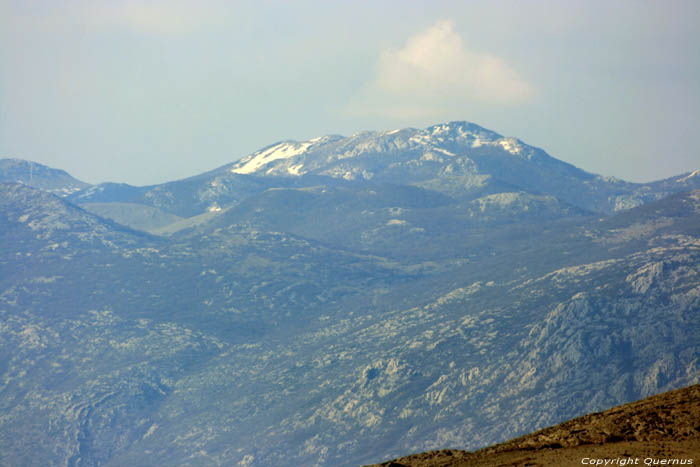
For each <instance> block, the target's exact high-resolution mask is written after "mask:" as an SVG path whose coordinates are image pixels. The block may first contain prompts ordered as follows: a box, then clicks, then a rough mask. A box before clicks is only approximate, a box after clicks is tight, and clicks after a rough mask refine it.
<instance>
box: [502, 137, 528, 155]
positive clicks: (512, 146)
mask: <svg viewBox="0 0 700 467" xmlns="http://www.w3.org/2000/svg"><path fill="white" fill-rule="evenodd" d="M496 144H498V145H499V146H501V147H502V148H503V149H505V150H506V151H508V152H509V153H511V154H520V153H521V152H522V150H523V147H522V146H521V145H520V144H519V143H518V141H517V140H516V139H515V138H503V139H500V140H498V141H497V142H496Z"/></svg>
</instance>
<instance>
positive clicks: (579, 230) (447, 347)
mask: <svg viewBox="0 0 700 467" xmlns="http://www.w3.org/2000/svg"><path fill="white" fill-rule="evenodd" d="M479 128H480V127H476V126H473V125H471V124H464V123H453V124H447V125H438V126H435V127H430V128H429V129H427V130H410V129H409V130H401V131H398V132H394V133H388V132H387V133H365V134H361V135H356V136H353V137H350V138H343V137H338V136H334V137H327V138H322V139H319V140H315V141H311V142H307V143H309V144H308V146H305V144H306V143H303V144H302V143H281V144H286V145H287V146H284V148H286V149H284V150H282V149H280V148H278V146H279V144H278V145H273V146H271V147H270V148H267V149H265V150H263V151H260V152H258V153H255V154H253V155H251V157H249V158H247V159H243V160H241V161H238V162H234V163H232V164H229V165H227V166H224V167H221V168H219V169H215V170H213V171H210V172H207V173H204V174H200V175H197V176H194V177H190V178H188V179H184V180H179V181H174V182H169V183H167V184H162V185H156V186H151V187H131V186H128V185H116V184H103V185H97V186H94V187H88V188H86V189H85V190H81V191H79V192H76V193H74V194H72V195H70V196H68V197H63V198H62V197H58V196H55V195H53V194H51V193H48V192H46V191H42V190H39V189H36V188H32V187H30V186H27V185H26V184H20V183H12V184H2V185H0V243H1V244H2V245H3V248H2V249H0V270H1V271H2V274H0V375H1V379H0V381H1V383H0V465H70V466H93V465H152V464H156V463H159V464H164V465H244V466H245V465H247V466H256V465H258V466H268V465H290V466H291V465H309V466H312V465H319V466H327V465H334V466H336V465H358V464H361V463H368V462H376V461H377V460H379V459H389V458H392V457H394V458H395V457H397V456H400V455H405V454H406V453H408V452H420V451H424V450H430V449H443V448H446V447H450V448H454V449H468V450H474V449H478V448H481V447H484V446H488V445H491V444H494V443H497V442H502V441H505V440H507V439H509V438H512V437H515V436H520V435H523V434H524V433H528V432H531V431H533V430H536V429H540V428H542V427H545V426H550V425H553V424H555V423H559V422H561V421H564V420H567V419H570V418H572V417H576V416H580V415H583V414H585V413H589V412H592V411H599V410H604V409H607V408H610V407H612V406H615V405H619V404H622V403H626V402H630V401H633V400H638V399H640V398H642V397H647V396H650V395H653V394H657V393H660V392H663V391H666V390H670V389H674V388H679V387H683V386H688V385H691V384H697V383H699V382H700V366H698V362H699V361H700V340H699V338H698V336H700V328H699V326H700V324H699V322H698V320H697V319H696V318H697V312H698V310H700V288H699V287H698V283H700V281H699V277H700V190H686V191H684V189H687V188H692V187H693V186H694V184H695V183H696V179H698V177H697V176H696V175H693V174H689V175H684V176H681V177H675V178H673V179H669V180H665V181H660V182H653V183H649V184H629V183H626V182H621V181H610V180H609V179H605V178H603V177H599V176H596V175H592V174H587V173H585V172H583V171H581V170H579V169H576V168H575V167H573V166H570V165H568V164H566V163H564V162H560V161H557V160H556V159H553V158H551V157H549V156H547V155H546V154H545V153H544V152H541V151H540V150H536V149H535V148H530V147H528V146H526V145H525V144H524V143H521V142H519V141H518V140H513V141H514V142H513V141H511V142H510V143H508V141H510V140H508V141H507V139H503V138H501V137H500V136H499V135H497V134H495V133H493V132H489V131H488V130H484V129H479ZM461 133H464V135H462V134H461ZM420 135H424V136H425V138H423V139H421V138H419V137H418V136H420ZM475 135H477V136H478V138H479V139H478V141H479V142H480V144H476V143H475V142H476V141H477V136H475ZM399 137H400V138H402V140H400V141H398V140H397V141H396V144H399V143H401V141H403V142H404V143H405V144H407V146H406V147H405V148H406V151H405V152H402V149H400V148H398V147H396V146H392V145H389V143H386V144H387V145H386V146H382V145H381V144H379V143H380V142H381V141H383V138H384V139H385V138H389V139H390V140H391V141H394V140H392V139H391V138H399ZM411 138H414V142H412V143H410V144H413V145H414V146H411V145H410V144H409V143H408V142H410V141H411ZM460 138H461V139H460ZM404 143H401V144H404ZM516 144H517V145H520V146H518V147H520V148H521V149H520V151H521V152H519V153H518V152H516V153H514V152H513V151H515V149H513V148H514V147H516V146H515V145H516ZM376 145H379V146H376ZM317 146H318V147H317ZM506 146H507V147H506ZM402 147H403V146H402ZM428 147H431V148H433V149H431V151H432V153H439V152H440V151H437V149H435V147H439V148H440V149H444V150H446V151H450V152H452V153H453V154H455V156H450V155H447V154H443V156H444V158H443V160H442V162H440V161H427V162H430V164H427V162H426V161H423V162H426V164H425V165H423V166H421V164H420V163H419V162H420V158H422V157H423V156H424V155H425V154H426V153H427V152H426V148H428ZM482 147H483V148H482ZM272 148H277V149H274V150H273V149H272ZM323 148H325V149H323ZM363 148H369V149H367V150H366V151H365V149H363ZM460 148H466V149H464V153H463V154H462V155H458V154H459V151H462V149H460ZM469 148H471V149H469ZM480 148H481V149H480ZM499 148H500V149H499ZM341 149H342V150H343V151H345V152H341ZM475 149H476V150H479V151H483V152H478V151H477V152H471V151H472V150H475ZM266 151H267V152H266ZM323 151H326V152H325V153H323ZM348 151H350V153H352V152H353V151H356V153H355V154H354V155H353V154H350V155H348V156H347V157H343V158H339V157H336V158H334V156H333V154H335V155H339V154H341V155H342V154H346V152H348ZM363 151H365V152H363ZM367 151H369V152H367ZM529 151H532V153H530V152H529ZM538 151H540V152H538ZM421 152H422V154H421ZM323 154H325V156H324V155H323ZM528 154H530V156H531V157H530V156H528ZM419 155H420V157H418V156H419ZM283 156H284V157H283ZM331 156H333V157H331ZM429 157H432V156H429ZM429 157H428V158H429ZM441 157H442V156H441ZM416 158H418V159H416ZM261 161H262V162H261ZM324 161H325V162H324ZM416 161H418V162H416ZM456 161H461V162H459V164H462V165H463V166H464V167H471V168H470V169H469V170H468V171H466V172H460V174H457V175H455V170H457V168H456V167H457V165H459V164H457V162H456ZM469 161H471V162H469ZM292 162H294V164H293V165H288V166H287V165H284V164H291V163H292ZM302 163H303V165H302V166H300V167H298V169H294V170H292V172H290V167H297V166H298V165H299V164H302ZM278 164H281V165H278ZM324 164H325V165H324ZM431 164H432V165H431ZM450 164H457V165H453V169H451V172H450V171H446V167H448V166H450ZM285 167H286V168H285ZM339 167H341V168H343V170H345V169H347V170H350V173H351V174H352V173H357V174H362V170H364V171H366V172H367V176H365V175H362V176H359V175H358V176H357V177H355V179H350V180H348V179H347V178H353V177H351V176H348V177H345V175H347V173H348V172H342V171H340V169H339ZM353 167H354V168H357V171H356V172H352V170H354V169H352V168H353ZM360 168H361V170H360ZM351 169H352V170H351ZM443 169H445V170H443ZM241 171H244V172H248V171H249V172H251V173H240V172H241ZM285 171H286V172H285ZM268 172H269V173H268ZM295 172H296V173H295ZM370 172H371V173H372V175H371V177H370V175H369V174H370ZM468 174H471V175H468ZM518 174H520V175H519V176H518ZM479 177H482V178H479ZM477 179H480V180H482V182H483V183H481V182H479V183H481V184H479V183H476V182H475V184H470V183H471V181H474V180H477ZM533 180H534V181H533ZM562 180H564V181H566V183H564V182H563V181H562ZM567 184H568V186H569V188H567V187H566V186H564V185H567ZM571 187H578V188H580V192H578V193H574V191H575V190H573V188H571ZM611 187H612V188H611ZM615 187H617V188H615ZM615 190H618V191H615ZM616 193H617V194H616ZM665 194H668V196H664V195H665ZM619 196H623V197H624V196H627V197H629V196H636V197H637V198H634V200H633V201H634V202H633V203H632V204H635V203H637V202H639V203H641V204H639V206H636V207H634V208H630V209H621V206H622V205H620V204H619V203H618V201H619ZM625 199H631V198H625ZM596 203H600V205H601V206H603V207H602V208H601V207H597V205H596ZM616 203H617V204H616ZM615 209H617V210H615ZM104 216H109V217H111V218H112V219H106V218H105V217H104ZM169 216H172V217H169ZM120 221H121V223H119V222H120ZM138 223H140V224H138ZM125 224H128V225H131V226H132V227H134V226H136V225H140V226H141V227H142V228H143V229H146V230H149V231H151V232H162V233H164V234H166V233H167V235H154V234H153V233H146V232H143V231H139V230H136V229H135V228H132V227H127V226H126V225H125Z"/></svg>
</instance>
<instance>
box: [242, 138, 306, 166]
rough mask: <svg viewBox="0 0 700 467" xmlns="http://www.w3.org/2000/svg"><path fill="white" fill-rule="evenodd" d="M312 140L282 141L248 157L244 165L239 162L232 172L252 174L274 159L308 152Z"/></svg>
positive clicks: (287, 157)
mask: <svg viewBox="0 0 700 467" xmlns="http://www.w3.org/2000/svg"><path fill="white" fill-rule="evenodd" d="M312 144H313V143H312V142H304V143H289V142H287V143H280V144H278V145H276V146H272V147H270V148H267V149H265V150H263V151H259V152H257V153H255V154H253V155H252V156H250V158H248V159H247V160H246V161H245V163H243V162H242V161H241V163H243V165H240V164H237V166H236V167H234V168H233V169H231V172H233V173H237V174H251V173H253V172H256V171H257V170H258V169H260V168H261V167H263V166H265V165H267V164H269V163H270V162H272V161H276V160H279V159H289V158H290V157H294V156H298V155H299V154H302V153H304V152H306V150H307V149H309V147H310V146H311V145H312Z"/></svg>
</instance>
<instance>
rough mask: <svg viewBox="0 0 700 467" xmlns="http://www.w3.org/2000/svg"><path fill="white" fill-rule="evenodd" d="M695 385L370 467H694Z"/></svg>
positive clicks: (699, 434) (697, 452)
mask: <svg viewBox="0 0 700 467" xmlns="http://www.w3.org/2000/svg"><path fill="white" fill-rule="evenodd" d="M699 420H700V385H695V386H690V387H688V388H683V389H678V390H675V391H669V392H666V393H663V394H659V395H656V396H652V397H649V398H647V399H644V400H641V401H638V402H634V403H631V404H625V405H622V406H619V407H615V408H612V409H610V410H606V411H604V412H600V413H594V414H589V415H585V416H583V417H579V418H576V419H573V420H569V421H568V422H565V423H562V424H559V425H556V426H553V427H549V428H545V429H544V430H540V431H538V432H536V433H532V434H529V435H525V436H521V437H519V438H516V439H513V440H511V441H507V442H505V443H501V444H497V445H495V446H491V447H488V448H484V449H481V450H479V451H476V452H473V453H470V452H467V451H458V450H441V451H433V452H426V453H422V454H414V455H411V456H407V457H402V458H400V459H395V460H393V461H387V462H383V463H381V464H375V467H459V466H462V467H467V466H469V467H478V466H495V465H510V466H526V465H529V466H533V467H535V466H550V465H558V466H562V467H566V466H576V465H582V464H583V462H582V461H583V460H584V459H586V463H588V462H590V461H591V460H592V461H593V465H595V462H597V460H598V459H600V460H601V462H603V463H604V462H605V460H606V459H607V460H608V464H610V463H611V462H614V464H612V465H696V464H697V462H698V461H699V460H700V424H699V422H698V421H699Z"/></svg>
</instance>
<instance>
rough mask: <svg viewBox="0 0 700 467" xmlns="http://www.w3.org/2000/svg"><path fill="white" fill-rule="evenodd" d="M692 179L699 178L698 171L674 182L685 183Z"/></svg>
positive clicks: (699, 171) (699, 172)
mask: <svg viewBox="0 0 700 467" xmlns="http://www.w3.org/2000/svg"><path fill="white" fill-rule="evenodd" d="M693 177H700V170H696V171H695V172H691V173H690V174H689V175H688V176H687V177H683V178H679V179H678V180H676V182H685V181H687V180H690V179H691V178H693Z"/></svg>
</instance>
